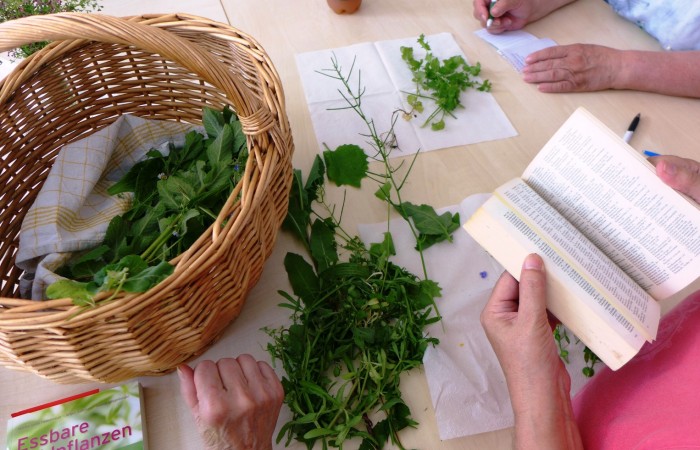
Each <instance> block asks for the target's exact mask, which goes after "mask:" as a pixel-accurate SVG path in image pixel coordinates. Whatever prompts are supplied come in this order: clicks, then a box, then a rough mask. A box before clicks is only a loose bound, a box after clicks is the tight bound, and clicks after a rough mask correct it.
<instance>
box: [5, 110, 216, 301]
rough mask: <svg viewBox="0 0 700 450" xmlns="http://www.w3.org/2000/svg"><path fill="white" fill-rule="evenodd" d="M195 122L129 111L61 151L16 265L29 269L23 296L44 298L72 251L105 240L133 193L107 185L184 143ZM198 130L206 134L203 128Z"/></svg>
mask: <svg viewBox="0 0 700 450" xmlns="http://www.w3.org/2000/svg"><path fill="white" fill-rule="evenodd" d="M192 129H195V127H193V126H192V125H190V124H185V123H180V122H170V121H161V120H147V119H142V118H140V117H137V116H132V115H124V116H121V117H120V118H118V119H117V120H116V121H115V122H114V123H113V124H111V125H109V126H107V127H105V128H103V129H101V130H99V131H97V132H96V133H94V134H92V135H90V136H88V137H86V138H84V139H81V140H79V141H76V142H74V143H72V144H68V145H66V146H65V147H63V148H62V149H61V151H60V152H59V154H58V156H57V158H56V161H55V162H54V164H53V167H52V168H51V171H50V173H49V175H48V177H47V179H46V182H45V183H44V185H43V187H42V188H41V191H40V192H39V194H38V196H37V198H36V200H35V201H34V204H33V205H32V206H31V208H30V209H29V210H28V211H27V215H26V216H25V218H24V221H23V222H22V228H21V230H20V235H19V248H18V250H17V256H16V258H15V263H16V264H17V266H18V267H19V268H20V269H22V270H24V271H25V274H24V276H23V277H22V282H21V283H20V288H21V290H22V296H23V297H26V298H29V297H31V298H33V299H36V300H39V299H42V298H43V297H44V290H45V288H46V286H48V285H49V284H51V283H53V282H54V281H56V280H57V279H59V278H60V277H58V275H56V274H55V273H53V271H54V270H56V269H58V268H59V267H60V266H61V265H62V264H63V263H64V262H65V261H66V260H67V259H68V257H69V256H70V254H71V252H76V251H81V250H86V249H90V248H94V247H96V246H98V245H100V244H101V243H102V239H103V238H104V235H105V232H106V230H107V225H108V224H109V222H110V220H111V219H112V218H113V217H114V216H116V215H118V214H122V213H124V212H125V211H126V210H128V208H129V206H130V200H131V197H130V196H128V195H127V196H124V195H121V196H111V195H109V194H108V193H107V188H109V186H111V185H112V184H113V183H115V182H116V181H118V180H119V179H120V178H121V177H122V176H123V175H124V174H125V173H126V172H127V171H128V170H129V168H131V166H133V165H134V164H135V163H136V162H138V161H139V160H141V159H143V158H144V157H145V154H146V153H147V152H148V151H149V150H151V149H153V148H155V149H157V150H159V151H160V152H161V153H164V154H167V152H168V146H169V144H170V143H172V144H174V145H183V143H184V140H185V134H186V133H187V132H188V131H190V130H192ZM198 131H200V132H203V131H202V130H201V128H199V129H198Z"/></svg>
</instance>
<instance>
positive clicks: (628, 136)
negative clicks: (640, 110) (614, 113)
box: [622, 114, 641, 143]
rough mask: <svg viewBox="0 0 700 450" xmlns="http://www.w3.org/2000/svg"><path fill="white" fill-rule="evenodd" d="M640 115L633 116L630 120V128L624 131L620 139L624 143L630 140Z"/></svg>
mask: <svg viewBox="0 0 700 450" xmlns="http://www.w3.org/2000/svg"><path fill="white" fill-rule="evenodd" d="M640 115H641V114H637V115H636V116H634V119H632V123H630V126H629V127H627V131H625V135H624V136H623V137H622V139H624V140H625V142H627V143H629V141H630V139H632V135H633V134H634V130H636V129H637V125H639V117H640Z"/></svg>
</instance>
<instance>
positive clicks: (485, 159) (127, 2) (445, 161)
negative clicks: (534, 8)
mask: <svg viewBox="0 0 700 450" xmlns="http://www.w3.org/2000/svg"><path fill="white" fill-rule="evenodd" d="M103 3H104V4H105V8H104V10H103V12H104V13H108V14H114V15H133V14H141V13H163V12H174V11H176V10H181V11H183V12H189V13H194V14H197V13H198V11H197V9H198V8H197V4H198V3H200V2H193V3H189V4H188V3H182V5H179V3H180V2H177V1H171V2H161V3H163V4H164V5H165V4H166V3H167V10H166V9H165V8H166V6H164V9H161V10H157V9H154V8H155V6H153V5H154V4H156V3H154V4H151V3H148V6H144V4H145V3H146V2H135V1H131V0H124V1H121V2H117V1H114V0H109V1H105V2H103ZM139 3H140V4H139ZM204 3H207V2H204ZM213 3H214V4H213V5H210V6H207V7H206V8H204V9H202V10H201V11H202V15H204V14H205V12H204V11H216V12H215V14H216V15H217V16H218V17H216V19H220V20H222V21H223V20H227V21H228V22H229V23H230V24H231V25H232V26H234V27H236V28H239V29H241V30H243V31H245V32H246V33H248V34H250V35H252V36H253V37H254V38H255V39H256V40H257V41H258V42H259V43H260V44H261V45H262V47H263V48H264V49H265V50H266V51H267V53H268V54H269V56H270V58H271V60H272V62H273V63H274V65H275V67H276V68H277V71H278V72H279V75H280V79H281V81H282V85H283V87H284V92H285V97H286V108H287V113H288V116H289V120H290V123H291V126H292V130H293V136H294V143H295V148H296V152H295V154H294V166H295V167H296V168H300V169H302V170H303V171H305V172H306V171H307V170H308V168H309V166H310V164H311V161H312V158H313V157H314V156H315V155H316V154H317V153H318V151H319V147H318V144H317V143H316V140H315V136H314V132H313V128H312V124H311V118H310V114H309V111H308V107H307V104H306V100H305V97H304V92H303V89H302V85H301V80H300V78H299V74H298V70H297V67H296V62H295V55H296V54H298V53H302V52H308V51H313V50H322V49H329V48H336V47H342V46H347V45H350V44H355V43H360V42H371V41H380V40H387V39H398V38H410V37H415V36H418V35H420V34H421V33H423V34H426V35H430V34H436V33H441V32H448V33H451V34H452V35H453V37H454V38H455V40H456V41H457V43H458V44H459V45H460V47H461V48H462V50H463V52H464V53H465V55H466V56H467V59H468V60H469V62H471V63H474V62H477V61H478V62H480V63H481V66H482V75H483V77H485V78H488V79H489V80H491V82H492V84H493V91H492V94H493V96H494V97H495V99H496V100H497V102H498V104H499V105H500V106H501V108H502V109H503V111H504V112H505V114H506V115H507V117H508V118H509V119H510V121H511V122H512V124H513V126H514V127H515V129H516V130H517V132H518V135H517V136H515V137H512V138H508V139H501V140H496V141H490V142H484V143H479V144H472V145H467V146H461V147H455V148H448V149H443V150H437V151H433V152H427V153H425V154H422V155H420V156H419V157H418V161H417V163H416V165H415V168H414V172H413V173H412V175H411V178H410V182H409V184H408V185H407V186H406V188H405V190H404V192H403V195H405V198H408V199H410V201H412V202H413V203H427V204H430V205H433V206H434V207H436V208H439V207H444V206H449V205H455V204H458V203H459V202H460V201H461V200H463V199H464V198H465V197H467V196H469V195H471V194H475V193H481V192H490V191H492V190H493V189H494V188H496V187H497V186H499V185H500V184H502V183H504V182H506V181H507V180H509V179H511V178H513V177H516V176H518V175H520V174H521V172H522V171H523V170H524V168H525V166H526V165H527V164H528V162H529V161H530V160H531V159H532V158H533V156H534V155H535V154H536V153H537V151H538V150H539V149H540V148H541V147H542V146H543V145H544V143H545V142H546V141H547V140H548V139H549V137H550V136H551V135H552V134H553V133H554V132H555V131H556V130H557V129H558V127H559V126H560V125H561V124H562V123H563V122H564V120H565V119H566V118H567V117H568V116H569V115H570V114H571V113H572V112H573V111H574V110H575V109H576V108H577V107H579V106H583V107H585V108H587V109H588V110H589V111H591V112H592V113H593V114H594V115H595V116H596V117H598V118H599V119H600V120H601V121H602V122H604V123H605V124H606V125H608V126H609V127H610V128H611V129H613V130H618V131H619V133H620V135H622V134H623V133H624V131H625V130H626V128H627V126H628V125H629V123H630V121H631V119H632V118H633V117H634V116H635V115H636V114H637V113H641V115H642V120H641V123H640V125H639V127H638V129H637V132H636V133H635V135H634V137H633V139H632V141H631V142H630V144H631V145H632V146H633V147H634V148H636V149H639V150H640V151H642V150H647V149H648V150H653V151H656V152H660V153H666V154H676V155H680V156H685V157H691V158H696V159H698V158H700V151H699V150H698V148H697V147H696V146H697V142H698V139H697V137H698V136H699V135H700V129H698V126H697V117H698V113H699V112H700V103H699V102H698V100H693V99H685V98H673V97H666V96H661V95H656V94H650V93H639V92H631V91H605V92H594V93H577V94H543V93H540V92H539V91H538V90H537V89H536V87H535V86H532V85H528V84H526V83H524V82H523V81H522V80H521V77H520V75H519V74H518V72H516V71H515V70H514V69H513V67H512V66H510V64H509V63H508V62H507V61H506V60H505V59H503V58H502V57H501V56H500V55H498V54H497V52H496V51H495V49H494V48H493V47H491V46H490V45H489V44H487V43H485V42H484V41H482V40H481V39H479V38H478V37H477V36H475V35H474V32H475V31H477V30H478V29H479V28H480V25H479V23H478V22H477V21H476V20H475V19H474V18H473V17H472V4H471V0H422V1H416V0H365V1H364V3H363V5H362V6H361V8H360V10H359V11H358V12H357V13H355V14H352V15H336V14H335V13H333V12H332V11H331V9H330V8H329V7H328V6H327V5H326V1H325V0H294V1H282V0H221V3H220V4H219V2H213ZM180 6H182V7H181V8H180ZM145 8H147V9H145ZM212 14H214V13H212ZM526 31H528V32H530V33H532V34H534V35H535V36H537V37H549V38H551V39H553V40H554V41H556V42H557V43H559V44H572V43H577V42H583V43H594V44H602V45H608V46H611V47H616V48H623V49H647V50H659V49H660V46H659V44H658V43H657V42H656V41H655V40H654V39H652V38H651V37H649V36H648V35H647V34H645V32H644V31H642V30H641V29H639V28H638V27H637V26H635V25H634V24H632V23H629V22H627V21H625V20H623V19H621V18H619V17H618V16H616V15H615V13H614V12H613V11H611V10H610V8H609V6H608V5H607V4H606V3H605V2H603V1H602V0H579V1H577V2H575V3H574V4H572V5H569V6H566V7H564V8H562V9H560V10H559V11H557V12H555V13H553V14H551V15H550V16H548V17H546V18H544V19H542V20H540V21H539V22H537V23H534V24H531V25H530V26H528V27H527V28H526ZM463 126H469V124H464V125H463ZM348 194H349V195H348V199H347V203H346V206H345V208H346V211H351V212H350V213H348V214H346V215H345V220H346V222H345V224H346V226H347V228H348V229H350V230H353V229H354V228H355V227H356V225H357V223H372V222H380V221H382V220H384V212H385V210H384V208H383V207H382V205H381V204H380V202H375V201H372V200H371V199H372V198H373V192H371V190H368V191H358V192H348ZM290 250H297V251H299V249H298V248H297V246H296V244H295V243H294V242H293V241H292V239H291V238H290V237H289V236H288V235H286V234H285V233H281V234H280V236H279V239H278V241H277V244H276V247H275V249H274V252H273V254H272V256H271V257H270V258H269V260H268V261H267V264H266V266H265V270H264V272H263V275H262V278H261V280H260V281H259V283H258V284H257V285H256V287H255V288H254V289H253V290H252V292H251V293H250V295H249V296H248V298H247V301H246V304H245V307H244V308H243V311H242V313H241V315H240V316H239V317H238V318H237V319H236V320H235V321H234V322H233V323H232V324H231V325H230V326H229V328H228V330H227V332H226V333H225V335H224V336H223V337H222V338H221V340H220V341H219V342H217V343H216V344H215V345H214V346H213V347H212V348H211V349H209V350H208V351H207V352H206V353H205V354H204V355H203V356H202V357H201V359H213V360H216V359H218V358H222V357H228V356H236V355H238V354H241V353H250V354H252V355H254V356H255V357H257V358H259V359H263V360H267V361H269V360H270V357H269V355H268V354H267V353H266V351H265V346H266V343H267V342H268V340H269V338H268V336H267V334H265V332H264V331H262V328H263V327H279V326H282V325H284V324H286V323H288V318H287V316H288V313H287V312H286V310H284V309H282V308H279V307H278V306H277V304H278V303H279V302H280V296H279V294H278V293H277V291H278V290H287V289H288V288H289V285H288V282H287V278H286V273H285V271H284V266H283V262H282V261H283V258H284V256H285V254H286V253H287V252H288V251H290ZM694 287H695V288H697V286H694ZM687 292H688V290H686V291H684V293H687ZM678 298H680V296H677V297H674V298H673V299H671V300H668V303H666V304H665V305H664V310H667V309H668V307H670V305H671V304H672V303H673V302H675V301H677V300H678ZM196 362H197V361H193V364H196ZM140 381H141V382H142V384H143V386H144V389H145V395H146V421H147V430H148V441H149V447H150V449H151V450H172V449H197V448H201V443H200V441H199V437H198V435H197V433H196V430H195V425H194V423H193V420H192V418H191V416H190V413H189V411H188V410H187V408H186V406H185V404H184V402H183V401H182V399H181V398H180V394H179V385H178V380H177V376H176V374H174V373H171V374H169V375H165V376H163V377H157V378H142V379H140ZM91 387H92V385H88V384H84V385H57V384H54V383H52V382H49V381H46V380H44V379H42V378H40V377H38V376H36V375H33V374H29V373H23V372H18V371H13V370H9V369H6V368H0V392H1V394H0V397H1V400H0V417H1V418H8V417H9V414H10V412H12V411H17V410H21V409H24V408H27V407H30V406H33V405H36V404H40V403H45V402H47V401H50V400H54V399H57V398H62V397H65V396H68V395H72V394H75V393H78V392H83V391H86V390H88V389H89V388H91ZM402 391H403V392H404V395H405V397H406V400H407V403H408V405H409V407H410V408H411V411H412V413H413V416H414V418H415V419H416V420H417V421H418V422H419V426H418V427H417V428H416V429H412V430H407V431H404V432H402V434H401V439H402V442H403V444H404V445H405V446H406V447H407V448H421V449H430V450H437V449H465V450H469V449H474V450H476V449H508V448H511V446H512V430H510V429H506V430H500V431H495V432H490V433H484V434H480V435H476V436H470V437H463V438H457V439H451V440H447V441H441V440H440V439H439V437H438V432H437V425H436V422H435V416H434V411H433V407H432V403H431V399H430V396H429V393H428V390H427V383H426V379H425V375H424V373H423V372H422V371H421V370H415V371H413V372H411V373H409V374H407V375H406V376H405V377H404V378H403V379H402ZM288 417H289V412H288V411H287V410H286V409H284V408H283V412H282V416H281V418H280V421H279V423H278V428H279V426H280V425H281V424H282V423H283V422H284V421H285V420H286V419H287V418H288ZM5 428H6V420H5V419H2V420H0V442H2V441H4V437H5V431H6V430H5ZM275 448H282V445H279V446H276V447H275ZM290 448H298V449H301V448H304V447H303V445H301V444H295V443H293V444H292V445H291V446H290Z"/></svg>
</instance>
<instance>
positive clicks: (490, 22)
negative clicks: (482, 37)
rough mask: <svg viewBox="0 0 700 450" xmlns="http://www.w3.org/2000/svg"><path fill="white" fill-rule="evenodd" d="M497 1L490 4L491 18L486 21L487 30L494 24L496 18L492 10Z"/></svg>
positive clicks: (493, 0) (492, 0) (494, 0)
mask: <svg viewBox="0 0 700 450" xmlns="http://www.w3.org/2000/svg"><path fill="white" fill-rule="evenodd" d="M497 1H498V0H491V3H490V4H489V18H488V19H486V28H489V27H490V26H491V25H492V24H493V19H494V17H493V16H492V15H491V8H493V5H495V4H496V2H497Z"/></svg>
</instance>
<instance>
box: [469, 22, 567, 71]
mask: <svg viewBox="0 0 700 450" xmlns="http://www.w3.org/2000/svg"><path fill="white" fill-rule="evenodd" d="M474 34H476V35H477V36H478V37H480V38H481V39H483V40H484V41H486V42H488V43H489V44H491V45H493V46H494V47H495V48H496V51H498V53H499V54H500V55H501V56H503V58H505V59H506V61H508V62H509V63H510V64H511V65H512V66H513V67H514V68H515V70H517V71H518V72H522V71H523V67H525V58H527V56H528V55H529V54H530V53H534V52H536V51H538V50H542V49H543V48H547V47H553V46H555V45H557V43H556V42H554V41H553V40H552V39H549V38H538V37H536V36H534V35H532V34H530V33H528V32H526V31H522V30H517V31H508V32H505V33H501V34H491V33H489V32H488V31H486V29H485V28H482V29H481V30H478V31H476V32H475V33H474Z"/></svg>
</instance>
